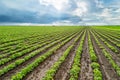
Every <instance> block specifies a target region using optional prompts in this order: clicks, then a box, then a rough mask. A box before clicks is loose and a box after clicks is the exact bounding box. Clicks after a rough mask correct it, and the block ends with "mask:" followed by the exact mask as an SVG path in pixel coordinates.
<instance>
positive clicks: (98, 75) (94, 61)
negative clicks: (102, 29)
mask: <svg viewBox="0 0 120 80" xmlns="http://www.w3.org/2000/svg"><path fill="white" fill-rule="evenodd" d="M88 43H89V53H90V60H91V67H92V69H93V76H94V80H102V72H101V70H100V64H99V63H98V57H97V56H96V53H95V51H94V48H93V45H92V41H91V39H90V34H89V35H88Z"/></svg>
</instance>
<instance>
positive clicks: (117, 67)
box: [92, 33, 120, 76]
mask: <svg viewBox="0 0 120 80" xmlns="http://www.w3.org/2000/svg"><path fill="white" fill-rule="evenodd" d="M92 34H93V33H92ZM93 36H94V38H95V41H96V42H97V44H98V45H99V47H102V48H103V49H102V53H103V54H104V56H105V57H106V58H107V59H108V61H109V63H110V64H111V65H112V67H113V68H114V69H115V71H116V73H117V74H118V76H120V67H119V66H118V65H117V64H116V63H115V61H114V60H113V59H112V56H111V55H110V53H109V52H107V51H106V50H105V48H104V47H103V46H102V45H101V44H100V42H99V41H98V39H97V38H96V36H95V35H94V34H93Z"/></svg>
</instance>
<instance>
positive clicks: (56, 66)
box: [43, 36, 80, 80]
mask: <svg viewBox="0 0 120 80" xmlns="http://www.w3.org/2000/svg"><path fill="white" fill-rule="evenodd" d="M79 38H80V36H79V37H77V38H76V39H75V40H74V42H73V43H72V44H71V46H69V47H68V48H67V49H66V51H65V52H64V53H63V55H62V56H61V57H60V58H59V60H58V61H57V62H55V63H54V64H53V66H52V67H51V68H50V69H49V70H48V71H47V72H46V75H45V77H44V78H43V80H52V79H53V77H54V75H55V73H56V72H57V70H58V69H59V67H60V65H61V64H62V63H63V62H64V61H65V59H66V57H67V56H68V54H69V52H70V50H71V49H72V48H73V46H74V44H75V43H76V42H77V41H78V40H79Z"/></svg>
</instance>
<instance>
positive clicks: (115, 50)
mask: <svg viewBox="0 0 120 80" xmlns="http://www.w3.org/2000/svg"><path fill="white" fill-rule="evenodd" d="M96 36H98V37H99V39H101V40H102V41H103V42H104V44H106V45H107V46H108V47H109V48H110V49H111V50H112V51H113V52H115V53H118V50H117V49H116V48H115V47H114V46H112V45H110V44H109V43H108V42H107V41H106V40H105V39H103V37H101V36H100V35H98V34H96Z"/></svg>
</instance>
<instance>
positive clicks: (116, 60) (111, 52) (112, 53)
mask: <svg viewBox="0 0 120 80" xmlns="http://www.w3.org/2000/svg"><path fill="white" fill-rule="evenodd" d="M94 34H95V33H94ZM96 37H97V38H98V36H97V35H96ZM98 40H99V42H100V43H101V44H102V46H104V48H105V49H106V50H107V51H108V52H109V53H110V54H111V55H112V58H113V60H114V61H115V62H116V63H117V64H118V65H119V66H120V57H119V56H118V55H117V54H116V53H115V52H113V51H112V50H111V49H110V48H108V46H107V45H105V43H104V42H103V41H102V40H101V39H100V38H98Z"/></svg>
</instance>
